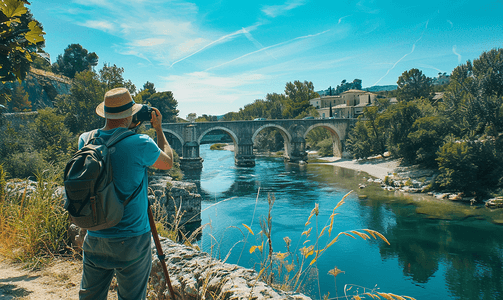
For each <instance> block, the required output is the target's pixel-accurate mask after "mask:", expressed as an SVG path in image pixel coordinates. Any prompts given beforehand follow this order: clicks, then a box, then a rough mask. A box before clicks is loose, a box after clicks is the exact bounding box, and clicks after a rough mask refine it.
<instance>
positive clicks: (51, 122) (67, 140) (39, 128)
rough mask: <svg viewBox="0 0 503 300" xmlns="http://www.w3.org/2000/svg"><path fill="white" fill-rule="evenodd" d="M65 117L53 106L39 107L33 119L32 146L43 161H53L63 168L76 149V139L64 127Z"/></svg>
mask: <svg viewBox="0 0 503 300" xmlns="http://www.w3.org/2000/svg"><path fill="white" fill-rule="evenodd" d="M64 119H65V117H64V116H63V115H60V114H57V113H56V110H55V109H53V108H46V109H41V110H39V111H38V115H37V118H36V119H35V130H34V131H35V136H36V137H37V138H36V139H34V146H35V148H36V149H37V150H38V151H40V152H41V153H42V155H43V157H44V160H45V161H48V162H54V163H57V164H59V165H61V167H62V168H63V167H64V165H65V164H66V162H67V161H68V160H69V159H70V158H71V156H72V155H73V153H74V152H75V151H76V150H77V147H76V145H75V142H76V139H75V137H74V135H72V134H71V132H70V130H68V128H66V127H65V124H64Z"/></svg>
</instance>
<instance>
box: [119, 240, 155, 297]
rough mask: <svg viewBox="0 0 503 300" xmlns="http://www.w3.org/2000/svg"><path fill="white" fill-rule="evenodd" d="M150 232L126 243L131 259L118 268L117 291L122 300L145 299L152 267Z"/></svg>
mask: <svg viewBox="0 0 503 300" xmlns="http://www.w3.org/2000/svg"><path fill="white" fill-rule="evenodd" d="M150 236H151V235H150V232H148V233H145V234H143V235H141V236H138V237H134V238H131V239H130V240H128V241H126V244H125V245H124V246H125V248H126V249H129V251H128V256H129V258H131V260H130V261H127V262H124V266H123V267H121V268H117V269H116V276H117V283H118V285H119V287H118V290H117V293H118V295H119V299H120V300H139V299H145V298H146V294H147V284H148V278H149V276H150V270H151V269H152V249H151V238H150Z"/></svg>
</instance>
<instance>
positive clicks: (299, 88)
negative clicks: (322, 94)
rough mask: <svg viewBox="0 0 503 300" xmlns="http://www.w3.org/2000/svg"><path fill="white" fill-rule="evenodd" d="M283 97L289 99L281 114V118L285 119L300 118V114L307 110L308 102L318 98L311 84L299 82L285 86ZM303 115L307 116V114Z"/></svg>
mask: <svg viewBox="0 0 503 300" xmlns="http://www.w3.org/2000/svg"><path fill="white" fill-rule="evenodd" d="M285 95H286V96H287V97H288V99H289V101H288V102H287V103H286V104H285V106H284V109H283V112H282V115H283V118H285V119H294V118H298V117H301V114H302V113H303V112H305V111H306V110H308V108H309V106H310V104H309V100H310V99H313V98H316V97H319V95H318V93H316V92H315V91H314V85H313V83H312V82H310V81H309V82H308V81H304V82H301V81H299V80H296V81H294V82H293V83H292V82H288V83H287V84H286V86H285ZM305 115H307V113H306V114H305ZM305 115H304V116H305Z"/></svg>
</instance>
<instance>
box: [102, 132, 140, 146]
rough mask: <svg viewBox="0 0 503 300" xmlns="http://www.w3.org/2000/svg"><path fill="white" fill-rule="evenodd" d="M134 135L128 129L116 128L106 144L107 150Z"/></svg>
mask: <svg viewBox="0 0 503 300" xmlns="http://www.w3.org/2000/svg"><path fill="white" fill-rule="evenodd" d="M134 134H135V133H134V132H132V131H131V130H129V129H126V128H118V129H117V130H116V131H115V132H114V134H113V135H112V136H111V137H110V139H108V142H106V144H105V145H106V146H107V148H110V147H112V146H113V145H115V144H116V143H118V142H120V141H121V140H123V139H125V138H127V137H128V136H131V135H134Z"/></svg>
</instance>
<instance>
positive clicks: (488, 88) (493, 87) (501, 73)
mask: <svg viewBox="0 0 503 300" xmlns="http://www.w3.org/2000/svg"><path fill="white" fill-rule="evenodd" d="M472 72H473V75H474V76H475V78H477V81H479V89H480V91H481V92H482V95H484V96H489V97H490V96H496V97H503V48H499V49H492V50H490V51H484V52H482V54H481V55H480V56H479V58H478V59H476V60H474V61H473V68H472Z"/></svg>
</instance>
